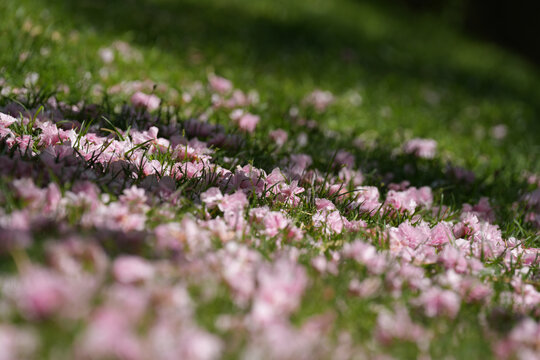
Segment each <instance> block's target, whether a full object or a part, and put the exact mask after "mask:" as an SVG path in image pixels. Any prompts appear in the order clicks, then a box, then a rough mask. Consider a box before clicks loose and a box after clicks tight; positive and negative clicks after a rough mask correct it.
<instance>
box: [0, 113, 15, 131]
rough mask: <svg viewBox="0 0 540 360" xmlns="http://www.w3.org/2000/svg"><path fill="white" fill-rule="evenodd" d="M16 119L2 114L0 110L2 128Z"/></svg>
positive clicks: (8, 125)
mask: <svg viewBox="0 0 540 360" xmlns="http://www.w3.org/2000/svg"><path fill="white" fill-rule="evenodd" d="M16 121H17V119H15V118H14V117H13V116H11V115H8V114H4V113H2V112H0V126H1V127H4V128H8V127H10V126H11V125H13V124H14V123H15V122H16Z"/></svg>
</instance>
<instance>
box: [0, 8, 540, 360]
mask: <svg viewBox="0 0 540 360" xmlns="http://www.w3.org/2000/svg"><path fill="white" fill-rule="evenodd" d="M26 2H27V1H26V0H25V2H24V3H25V4H26ZM8 3H10V4H9V5H0V10H3V9H2V6H5V9H4V10H6V13H9V14H11V15H12V17H13V19H15V20H13V21H14V23H16V24H18V22H22V30H18V31H17V32H13V31H12V32H7V33H8V34H10V36H11V39H12V40H13V41H14V43H15V39H21V42H23V43H24V42H25V41H27V42H28V44H26V43H25V44H26V45H24V46H27V49H29V50H27V51H26V52H25V51H21V52H20V53H18V54H16V56H15V57H14V58H13V59H15V58H16V60H13V59H11V58H9V59H11V60H8V57H7V56H6V55H2V56H5V59H6V63H7V64H8V65H7V66H6V67H3V68H2V69H3V70H6V77H5V78H2V79H1V97H0V188H1V195H0V349H1V353H0V359H34V358H35V359H38V358H39V359H41V358H50V359H73V358H74V359H128V360H131V359H133V360H138V359H197V360H198V359H201V360H206V359H208V360H209V359H220V358H228V359H237V358H243V359H366V358H383V359H386V358H422V359H430V358H434V359H438V358H447V357H448V358H486V357H493V358H501V359H515V358H517V359H536V358H538V355H539V353H540V322H539V319H540V310H539V309H540V285H539V284H540V275H539V271H538V267H539V264H540V238H539V234H540V175H539V174H540V172H539V170H540V169H539V168H538V166H539V164H538V162H537V161H536V162H535V161H534V160H535V159H536V160H537V156H538V152H537V150H538V148H537V147H534V146H532V145H531V143H532V142H534V138H533V137H530V134H529V135H523V136H522V138H523V142H524V145H523V146H524V148H525V149H526V150H527V151H524V152H520V149H519V148H516V150H515V151H514V152H515V154H512V156H513V157H512V158H511V159H513V160H514V161H513V164H512V165H508V166H506V167H505V166H502V165H501V163H504V159H506V157H505V156H506V155H505V154H506V151H510V150H508V149H507V147H506V146H502V145H504V144H506V143H505V141H509V140H507V138H510V139H513V137H514V136H517V137H520V136H521V135H520V134H521V133H520V131H522V130H520V126H521V125H520V124H521V123H523V124H529V123H530V122H531V121H534V119H536V116H537V115H538V113H537V112H536V108H535V106H536V105H534V103H533V102H532V101H529V100H527V99H525V100H522V101H523V103H520V102H519V101H517V100H516V102H515V103H514V102H512V101H513V100H512V99H510V100H507V101H508V103H504V102H502V103H498V104H495V105H494V104H492V103H494V102H495V100H494V99H495V97H491V95H486V97H485V98H484V101H485V102H486V104H483V105H480V106H477V107H475V108H472V110H471V109H469V110H468V111H469V112H475V111H476V114H477V115H476V116H479V117H480V118H482V116H487V115H486V113H489V112H490V111H493V113H494V114H492V115H493V117H494V118H497V117H498V116H504V115H505V114H510V113H512V114H514V115H515V116H516V118H519V119H520V120H516V121H517V125H516V128H510V127H509V126H508V125H505V124H504V123H498V124H488V125H487V127H482V129H483V130H482V131H484V130H486V129H488V130H489V134H488V135H486V134H483V135H482V136H481V137H479V138H478V139H477V141H478V142H479V143H481V144H480V145H478V148H479V151H482V149H495V150H489V151H491V152H490V153H489V152H488V153H489V154H490V156H491V157H492V158H491V159H490V158H489V156H485V157H486V158H485V159H481V158H480V160H478V157H476V156H474V155H472V156H470V157H467V156H466V155H465V154H466V153H467V152H468V149H469V146H471V145H470V144H468V143H467V144H466V145H460V144H461V143H459V142H456V151H455V152H452V146H451V144H452V141H453V139H457V138H458V137H460V132H459V131H457V134H456V133H451V134H449V135H448V137H443V136H440V137H438V136H435V135H434V136H433V137H436V138H437V139H434V138H432V137H430V136H428V135H429V134H430V133H432V132H431V130H433V129H430V126H429V125H425V126H426V127H427V129H428V130H427V131H423V130H422V127H423V126H424V125H422V121H419V125H414V126H416V127H413V130H410V129H409V130H407V131H404V132H401V130H400V131H397V132H396V135H395V136H386V135H385V130H384V128H385V126H388V127H389V128H391V127H392V126H394V125H395V123H392V121H396V120H388V124H390V125H380V124H379V125H377V124H375V123H377V122H381V123H384V119H388V118H391V117H392V116H393V115H392V107H390V106H382V107H380V106H379V105H381V103H380V102H378V101H379V100H377V98H376V97H375V98H372V99H371V101H372V104H371V105H370V104H369V103H368V104H367V106H368V108H369V109H372V108H373V109H374V108H375V107H376V108H377V109H378V111H377V113H376V114H375V113H373V114H371V115H373V122H374V123H373V124H368V125H366V127H368V128H362V126H364V125H350V124H352V123H354V118H353V119H352V120H351V122H350V123H349V125H347V126H346V127H343V126H344V125H343V124H342V125H338V126H336V125H335V122H336V121H337V122H338V123H340V122H343V121H341V120H340V119H342V118H340V116H344V115H343V114H345V115H347V116H352V117H354V114H357V115H358V114H363V115H358V116H360V117H361V116H364V115H366V113H362V111H363V110H358V111H359V112H358V113H355V111H356V110H351V108H353V109H356V108H359V107H361V106H362V101H363V97H368V98H369V97H370V96H372V95H370V93H369V91H370V90H373V92H377V91H381V89H380V88H377V87H374V86H375V85H373V83H370V82H369V81H370V80H369V75H366V78H367V79H368V80H366V81H367V83H368V85H369V86H368V88H367V90H362V89H359V88H358V87H355V88H351V89H349V90H347V91H344V92H340V91H338V90H336V88H338V87H339V86H338V85H335V86H336V87H335V88H332V90H333V91H330V90H327V89H323V88H322V87H320V86H315V85H313V84H307V85H306V83H305V82H304V83H302V84H301V85H298V88H295V89H294V90H283V91H285V94H286V96H284V97H282V96H280V94H276V93H273V92H272V91H273V90H272V89H275V88H279V86H282V87H283V89H286V88H287V87H288V86H290V84H286V83H282V84H280V85H276V84H274V83H272V81H268V83H265V82H264V81H263V82H261V83H258V82H256V81H254V82H252V83H250V82H249V81H246V82H241V79H240V78H241V75H238V74H239V73H236V72H235V71H234V66H232V67H230V66H229V67H227V66H224V65H222V68H224V69H233V70H231V72H232V73H233V75H232V76H230V77H225V76H224V74H222V73H218V72H217V71H215V70H214V69H208V68H204V67H203V68H201V67H197V66H198V65H197V64H198V63H197V62H202V63H203V64H206V61H208V60H206V59H205V57H209V58H210V59H211V60H213V61H216V63H219V62H220V58H219V57H215V58H213V57H212V55H210V54H212V51H211V49H210V50H209V49H203V50H192V53H191V54H190V55H189V57H190V59H191V60H189V61H192V62H193V64H192V66H193V67H194V70H193V71H192V73H191V75H190V76H191V77H192V79H187V80H186V81H184V82H182V83H181V84H180V83H175V81H176V80H171V81H170V82H168V81H167V80H166V79H163V78H160V76H161V75H159V73H157V75H156V76H155V78H157V80H139V79H137V80H135V79H134V80H124V79H122V80H121V81H116V80H115V77H117V76H118V74H117V75H115V73H116V72H118V73H121V71H120V70H119V69H121V68H122V66H126V64H128V65H129V66H127V67H130V68H131V69H132V70H126V71H127V73H129V74H130V75H133V76H137V75H138V76H140V77H141V78H146V77H143V76H141V75H139V74H135V73H133V72H132V73H130V72H129V71H134V72H138V71H141V73H142V72H143V71H145V69H147V71H148V72H149V73H151V72H152V71H153V70H152V69H151V64H152V62H153V61H154V60H153V59H155V56H156V52H157V53H158V54H159V53H160V51H162V50H156V49H154V48H152V49H148V48H145V47H143V46H141V49H139V48H138V47H137V46H136V45H132V44H130V43H129V42H128V41H123V40H114V41H112V42H108V40H107V39H105V40H103V39H101V40H99V41H97V40H96V39H94V38H93V36H94V35H92V32H91V31H87V32H85V31H83V32H82V35H79V34H77V35H74V34H75V33H73V32H72V33H62V32H61V30H55V29H54V26H53V25H51V27H50V28H44V27H43V26H44V25H43V24H45V23H46V21H45V20H43V19H48V18H50V17H53V18H54V17H55V16H58V14H59V13H61V9H62V6H68V5H66V4H63V5H59V4H60V3H62V2H53V3H54V4H55V5H54V6H52V7H51V9H49V10H47V11H50V12H47V13H45V15H44V13H43V12H42V13H41V15H39V16H35V15H33V13H32V12H31V11H30V12H29V14H26V11H27V10H25V9H27V8H25V7H24V6H23V5H24V4H23V5H21V6H20V7H19V5H16V4H15V2H14V4H11V2H8ZM28 3H32V1H29V2H28ZM81 3H82V4H86V2H84V1H81ZM96 3H97V4H98V5H96V6H98V7H99V4H100V2H99V1H97V2H96ZM113 3H114V2H113ZM143 3H144V4H145V5H143V6H142V10H141V11H143V12H144V10H147V9H146V7H152V6H158V5H153V4H154V3H164V4H169V5H170V3H169V2H167V1H164V2H162V1H158V2H149V3H146V2H143ZM234 3H236V2H234ZM299 3H300V2H299ZM37 4H40V2H39V1H38V2H37ZM81 6H83V7H84V6H86V5H81ZM115 6H120V5H118V4H116V5H115V4H113V5H112V6H111V9H112V10H111V11H113V12H114V9H115ZM163 6H165V5H163ZM170 6H171V7H172V6H173V5H170ZM190 6H191V7H190ZM190 6H187V9H191V10H192V11H194V10H193V8H194V7H196V6H195V5H190ZM208 6H209V8H211V7H210V5H208ZM250 6H252V7H251V8H249V9H250V11H251V12H253V13H257V11H261V10H260V9H258V8H257V6H255V5H250ZM350 6H353V5H350ZM354 6H356V5H354ZM68 7H69V6H68ZM233 8H234V7H233ZM21 9H22V10H21ZM367 9H369V7H368V8H367ZM373 9H375V10H373ZM373 9H372V11H375V12H376V9H377V8H376V7H375V8H373ZM71 10H72V11H74V13H76V10H77V9H71ZM165 10H166V7H165ZM165 10H163V11H165ZM169 10H170V9H169ZM222 10H223V9H222ZM266 10H268V9H266ZM266 10H265V11H266ZM89 11H91V10H89ZM223 11H225V10H223ZM291 11H293V10H291ZM299 11H300V10H299ZM301 11H304V12H305V11H307V10H305V9H303V8H302V9H301ZM329 11H331V9H330V10H329ZM332 11H333V10H332ZM336 11H337V10H336ZM381 11H382V10H381ZM135 13H136V14H140V13H138V12H135ZM300 13H302V12H300ZM244 15H245V14H244ZM371 15H373V16H375V15H374V14H371ZM111 16H112V15H111ZM313 16H315V15H313ZM381 16H382V15H381ZM36 19H37V20H36ZM289 20H290V19H289ZM40 21H41V22H40ZM306 21H307V20H306ZM2 26H3V25H0V31H1V30H2ZM164 26H165V25H164ZM171 26H172V25H171ZM193 26H194V28H196V26H195V25H193ZM268 26H269V25H268ZM301 29H302V28H300V30H301ZM19 31H23V32H25V33H26V35H21V34H20V33H19ZM161 31H163V29H161ZM300 32H301V31H300ZM367 33H368V34H369V31H368V32H367ZM79 36H82V37H83V40H79ZM107 36H110V34H109V35H107ZM126 36H129V35H126ZM193 36H194V37H195V39H198V40H199V41H202V40H201V39H200V38H198V37H197V36H199V37H200V36H202V35H193ZM238 36H242V35H238ZM244 36H245V35H244ZM374 36H375V35H374ZM381 36H382V35H381ZM66 37H67V38H69V39H70V40H67V39H66ZM55 39H56V40H55ZM60 39H62V40H60ZM63 41H66V44H69V43H70V42H72V43H71V45H66V46H67V48H66V49H61V50H60V49H58V47H59V45H58V43H62V42H63ZM78 41H83V44H84V45H85V46H87V47H88V48H89V49H93V50H95V52H94V53H92V55H91V56H92V57H95V60H93V61H94V62H93V63H91V64H94V65H84V63H83V65H81V66H82V67H84V66H89V67H92V66H98V65H96V64H99V66H100V67H101V68H100V70H99V75H98V76H100V77H101V79H98V80H96V79H92V76H94V75H92V74H91V75H88V77H87V78H84V76H83V79H84V80H81V79H80V78H78V80H77V81H78V82H77V83H70V81H71V79H73V77H72V74H71V73H64V72H63V71H59V70H58V69H56V68H55V66H57V67H58V68H63V65H65V64H63V63H62V62H63V61H65V60H63V59H61V58H60V59H54V60H51V64H52V66H51V67H50V68H46V67H44V66H43V67H39V66H33V65H32V61H37V60H32V58H34V57H36V56H37V57H39V58H40V59H43V58H48V57H49V56H50V53H47V51H49V52H51V51H53V52H55V51H58V52H60V51H61V52H66V51H74V50H76V49H81V48H82V47H81V46H80V45H77V42H78ZM96 41H97V43H96ZM456 41H457V40H456ZM105 42H106V43H107V45H104V43H105ZM199 45H200V44H199ZM228 45H230V46H231V48H233V49H234V46H233V44H228ZM24 46H23V45H21V46H20V49H23V48H24ZM350 46H353V45H350ZM463 46H469V45H463ZM470 46H471V47H474V46H472V45H470ZM51 48H52V50H51ZM15 49H19V48H18V47H17V46H15ZM36 49H41V50H37V51H38V54H35V53H34V51H36ZM44 49H45V50H44ZM347 49H349V48H345V49H344V50H347ZM1 50H4V49H1ZM342 50H343V49H342ZM349 50H350V49H349ZM13 51H17V50H13ZM205 51H207V52H205ZM228 51H229V54H231V56H232V57H234V56H235V54H237V52H236V51H237V50H228ZM493 51H494V50H493ZM390 52H391V51H390ZM225 53H227V52H225ZM240 53H241V52H240ZM4 54H5V52H4ZM305 54H309V52H306V53H305ZM494 54H495V55H494V56H499V55H497V54H499V53H498V52H496V51H494ZM259 55H261V54H259ZM295 55H297V56H300V57H301V55H302V54H295ZM76 56H79V55H76ZM80 56H83V57H84V56H86V55H80ZM163 56H164V57H166V56H167V55H166V54H165V53H164V55H163ZM340 56H341V57H343V59H342V60H340V61H344V62H345V63H347V62H348V61H356V60H354V58H355V56H358V55H357V54H355V53H354V52H353V51H352V50H350V51H349V52H345V53H344V54H341V55H340ZM500 56H502V57H504V55H500ZM28 58H30V59H31V60H28V61H30V63H29V65H28V64H27V65H20V66H19V65H16V64H15V62H17V63H24V62H25V61H26V60H27V59H28ZM350 58H352V59H350ZM383 58H384V56H383ZM81 59H82V58H81ZM9 61H11V63H9ZM40 61H41V60H40ZM168 61H170V59H164V62H165V64H167V62H168ZM251 61H253V62H252V63H249V62H248V64H249V66H250V67H251V68H252V70H251V71H254V72H255V70H253V69H256V68H257V66H259V65H261V63H260V60H258V59H256V60H251ZM302 61H306V59H303V60H302ZM402 61H405V60H403V59H402ZM516 61H517V60H516ZM405 62H406V61H405ZM360 63H361V64H363V66H367V65H366V63H362V62H360ZM148 64H150V65H148ZM276 64H278V63H272V62H268V63H265V65H267V66H269V67H270V68H271V67H272V66H274V65H276ZM292 64H293V65H294V64H296V63H295V62H293V63H292ZM17 66H18V67H17ZM347 66H348V65H347ZM14 69H17V71H15V70H14ZM133 69H135V70H133ZM188 69H189V67H188ZM166 70H170V71H172V72H173V73H174V71H177V70H178V69H175V68H173V69H172V70H171V69H162V70H161V71H163V73H164V74H165V73H166ZM184 70H185V69H184ZM47 71H49V72H47ZM69 71H71V70H69ZM246 71H247V72H248V73H249V71H250V70H246ZM267 71H268V72H269V73H271V72H272V71H273V70H271V69H267ZM350 71H352V70H350ZM225 72H226V71H225ZM47 74H49V75H47ZM50 74H52V75H50ZM88 74H90V73H88ZM276 74H277V75H275V76H276V78H279V76H281V75H279V72H276ZM354 74H355V76H358V75H359V74H358V73H354ZM304 75H305V76H307V75H306V74H304ZM48 76H58V79H47V77H48ZM269 76H270V75H269ZM504 76H508V78H512V77H513V76H514V74H512V73H504ZM43 77H45V80H43ZM248 77H249V75H248ZM270 77H271V76H270ZM517 77H518V78H519V76H517ZM40 78H41V79H40ZM61 81H62V82H63V81H65V82H66V83H60V82H61ZM324 81H325V80H324V79H323V80H321V83H322V84H324ZM336 81H337V80H336ZM344 81H345V80H344ZM385 81H389V82H390V83H391V81H392V80H391V79H390V80H389V79H386V80H385ZM508 81H510V80H508ZM299 83H300V82H299ZM518 83H519V82H518ZM51 84H52V85H51ZM519 84H521V83H519ZM453 86H458V85H455V84H454V85H452V84H450V85H448V88H447V89H446V90H442V93H444V91H448V93H447V94H448V96H449V97H451V96H457V97H459V96H461V95H451V94H455V92H454V91H453V90H456V88H455V87H453ZM523 86H524V87H526V86H525V85H523ZM527 86H528V85H527ZM329 87H330V86H329ZM501 88H504V86H503V85H501ZM424 90H425V91H424ZM291 91H292V92H291ZM516 91H517V90H516ZM534 91H537V89H536V88H535V90H534ZM421 92H422V97H423V98H424V100H425V101H427V103H428V105H426V106H433V107H435V109H436V110H433V112H430V115H434V114H436V113H444V115H440V114H439V115H440V116H449V115H448V113H445V111H446V110H445V108H444V107H438V106H439V105H437V104H438V102H440V101H444V100H441V98H440V97H441V96H442V95H441V94H440V93H438V92H436V91H434V90H430V89H427V90H426V89H423V90H422V91H421ZM291 94H296V95H291ZM478 96H480V95H478ZM493 96H495V95H493ZM530 96H533V95H530ZM374 99H375V100H374ZM389 101H390V102H392V101H393V100H389ZM453 101H457V102H459V101H461V100H456V99H454V100H453ZM429 103H431V104H429ZM374 104H375V105H374ZM463 104H466V105H468V106H472V105H471V104H470V103H463ZM531 104H533V105H531ZM392 106H393V108H394V109H400V105H398V104H397V102H392ZM401 106H403V107H402V108H401V109H402V110H403V109H407V106H404V105H403V104H402V105H401ZM475 106H476V105H475ZM411 108H412V109H413V110H411V111H413V112H414V111H417V110H418V109H417V108H416V107H415V106H412V107H411ZM441 109H442V110H441ZM379 110H380V111H379ZM367 111H368V112H369V111H371V110H367ZM399 111H401V110H399ZM403 111H404V110H403ZM430 111H431V110H430ZM478 114H481V115H478ZM516 114H517V115H516ZM424 115H425V114H424ZM469 115H470V114H469ZM469 115H467V116H469ZM420 116H422V115H420ZM531 119H532V120H531ZM499 120H500V119H497V121H499ZM467 121H468V118H460V119H457V120H456V124H458V125H456V126H458V127H460V126H462V125H463V124H465V123H467ZM500 121H503V120H500ZM508 121H510V120H508ZM359 123H360V124H362V120H359ZM392 124H393V125H392ZM460 124H461V125H460ZM371 125H372V126H373V128H374V129H375V130H373V131H372V130H370V129H369V127H370V126H371ZM355 126H360V127H358V128H355ZM434 126H435V125H434ZM463 126H465V125H463ZM478 126H480V125H478ZM482 126H484V125H482ZM439 130H440V129H439ZM439 130H433V133H434V134H438V131H439ZM460 131H461V130H460ZM378 132H380V134H379V133H378ZM526 132H527V129H525V130H524V132H523V133H524V134H525V133H526ZM464 136H465V135H464ZM466 136H470V134H469V135H466ZM449 144H450V146H449ZM501 144H502V145H501ZM497 146H501V148H500V149H499V148H497ZM462 155H463V156H462ZM531 158H532V159H533V161H530V159H531ZM493 167H496V170H494V168H493Z"/></svg>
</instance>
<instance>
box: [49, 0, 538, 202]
mask: <svg viewBox="0 0 540 360" xmlns="http://www.w3.org/2000/svg"><path fill="white" fill-rule="evenodd" d="M45 3H46V4H47V5H48V7H49V9H50V10H51V12H52V13H53V15H54V18H56V19H62V20H65V21H68V22H69V23H70V24H72V26H73V28H75V29H76V28H80V27H87V26H89V27H92V28H93V29H95V30H96V31H97V32H98V33H100V34H104V35H107V36H110V37H112V38H115V37H119V36H128V37H129V38H130V39H131V40H132V41H133V42H134V43H135V44H138V45H140V46H144V47H150V48H152V47H157V48H158V49H159V50H161V51H163V52H165V53H170V54H172V55H173V56H174V57H175V59H178V62H179V64H181V66H182V67H184V68H185V69H190V71H191V69H193V70H194V71H199V72H201V74H204V73H206V71H207V67H208V66H215V68H216V70H217V71H218V72H220V73H224V74H225V75H227V76H231V77H233V78H235V79H234V80H236V81H238V82H242V81H246V82H247V83H248V84H249V83H250V82H253V81H256V79H257V78H258V77H265V78H272V79H273V81H274V82H276V83H279V82H281V81H285V80H288V81H293V82H295V83H298V84H307V86H309V87H312V86H326V87H328V88H330V89H332V90H334V91H344V90H347V89H349V88H350V87H354V86H356V85H357V84H358V83H359V82H361V83H363V84H364V85H365V86H366V88H368V89H370V90H371V89H373V90H374V93H377V90H379V91H378V93H379V95H377V96H379V97H381V99H378V100H379V101H380V103H384V100H383V99H382V98H383V97H384V96H385V95H386V94H385V93H384V91H389V92H390V93H391V94H393V96H397V97H399V96H400V92H407V91H408V89H409V88H413V87H417V86H419V85H422V84H424V83H427V84H437V85H442V86H444V87H447V88H449V89H450V91H451V92H453V93H454V92H455V93H458V94H460V96H463V97H466V98H468V99H470V100H469V102H470V103H474V102H481V101H483V100H489V101H490V102H493V103H498V102H502V101H511V102H515V103H518V104H521V103H524V104H526V105H527V106H528V108H529V109H532V111H533V112H534V114H532V115H531V116H529V117H527V118H526V121H527V124H526V129H527V130H526V131H524V132H520V134H519V135H520V140H522V141H523V142H525V143H527V144H533V145H534V144H535V143H536V142H537V140H538V138H537V134H538V133H540V122H539V121H535V120H536V119H538V118H539V115H540V101H539V99H540V97H539V88H538V86H536V85H534V81H531V80H530V79H529V80H523V79H520V78H519V76H518V78H517V79H516V78H514V77H513V76H512V75H508V73H505V74H499V73H497V72H496V71H493V69H492V68H488V69H487V70H486V69H482V68H481V67H478V66H477V64H478V63H481V62H475V63H474V64H475V65H473V66H468V65H465V66H463V65H462V64H461V63H460V62H459V61H455V59H454V57H453V56H451V55H452V54H453V52H455V51H461V50H462V49H461V48H457V49H453V48H452V45H455V44H460V43H459V42H455V39H454V35H450V34H449V33H447V32H445V31H443V30H441V29H440V28H439V27H431V25H433V22H429V21H427V22H426V21H424V20H423V19H416V18H415V14H413V13H406V12H401V13H400V12H398V11H401V10H398V9H397V8H391V7H387V6H382V5H374V4H373V3H370V2H343V5H344V6H343V8H339V7H338V8H336V9H334V10H332V11H331V12H330V13H317V12H316V11H311V10H310V11H308V10H307V8H306V9H302V10H301V11H297V10H294V6H292V5H291V6H290V9H293V10H291V12H290V13H287V14H286V15H284V16H282V15H280V14H281V13H280V11H279V9H278V7H279V5H274V8H273V10H272V11H268V12H265V11H259V10H256V6H255V5H249V6H247V5H248V4H243V5H246V6H243V5H242V4H241V3H240V2H238V1H231V2H219V1H202V0H201V1H173V0H156V1H150V0H79V1H67V0H48V1H45ZM269 4H272V3H269ZM283 6H284V8H285V10H283V11H284V12H287V11H288V8H286V7H287V6H289V5H283ZM372 19H375V20H374V21H375V25H365V26H364V25H363V24H361V23H362V22H367V23H368V22H370V21H371V20H372ZM193 54H199V55H201V56H200V59H199V61H200V62H197V61H193V57H192V55H193ZM467 56H474V54H473V55H471V54H468V55H467ZM452 59H454V60H452ZM488 60H489V59H486V61H487V62H489V61H488ZM495 63H496V64H497V62H495ZM496 66H500V64H499V65H496ZM387 80H389V81H387ZM382 81H386V82H385V84H386V85H385V86H388V85H389V84H390V85H392V84H393V85H395V89H390V90H388V89H386V88H385V89H386V90H381V87H380V85H379V83H380V82H382ZM276 91H278V92H279V87H276ZM277 96H278V100H279V94H278V95H277ZM288 103H290V101H289V102H288ZM460 105H461V104H460V103H459V101H456V102H455V103H451V104H449V106H450V107H452V106H460ZM451 120H452V119H451V116H447V118H446V119H443V121H447V122H450V121H451ZM509 121H510V122H511V121H512V119H510V120H509ZM509 125H511V123H509ZM315 138H316V141H317V142H318V144H320V146H321V147H323V148H341V147H343V148H350V141H351V139H350V138H348V137H347V136H343V137H342V138H340V139H337V140H336V139H330V138H327V137H326V136H325V135H324V134H318V135H316V137H315ZM314 150H316V149H314ZM355 151H356V150H355ZM315 152H316V151H315ZM391 152H392V149H384V148H382V147H381V148H380V149H378V150H377V151H372V152H369V153H366V152H361V151H356V153H355V155H356V157H357V159H358V160H359V161H360V162H361V163H363V164H377V166H378V167H379V168H378V172H380V173H381V174H380V175H381V176H383V175H384V174H386V173H393V175H394V178H393V181H400V180H405V179H407V180H412V184H413V185H432V184H433V183H436V182H437V181H439V180H441V179H445V177H447V175H446V171H445V167H444V164H440V163H437V162H429V161H427V162H426V161H423V160H422V161H417V160H414V159H402V158H399V159H398V160H396V158H395V157H393V156H392V155H391ZM312 155H315V156H317V155H319V154H316V153H315V154H312ZM249 156H250V157H251V158H253V159H254V160H255V163H256V164H257V162H260V163H264V161H265V160H264V159H265V157H266V154H265V152H264V149H257V148H253V149H252V153H250V154H249ZM406 162H408V163H411V166H408V170H407V171H405V170H404V165H405V163H406ZM411 168H412V170H411ZM411 171H412V173H411ZM485 176H486V178H485V179H484V180H480V181H479V182H478V186H476V187H472V188H467V187H465V186H463V184H460V183H451V182H450V183H448V184H446V185H445V186H446V187H445V191H446V193H447V194H448V197H447V199H450V198H453V199H455V201H456V202H461V201H462V200H464V199H468V200H470V199H471V198H478V197H479V196H480V195H485V196H489V197H492V198H494V199H495V200H496V202H497V203H498V204H500V205H501V206H510V204H511V202H512V201H514V200H515V199H516V198H517V197H518V192H519V189H520V188H521V187H522V181H521V180H520V179H519V177H518V176H517V174H508V173H507V174H506V176H498V174H491V175H485ZM488 176H489V179H488Z"/></svg>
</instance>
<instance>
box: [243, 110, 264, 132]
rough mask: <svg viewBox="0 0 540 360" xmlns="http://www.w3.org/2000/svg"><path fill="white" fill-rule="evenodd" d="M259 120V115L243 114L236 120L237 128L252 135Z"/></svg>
mask: <svg viewBox="0 0 540 360" xmlns="http://www.w3.org/2000/svg"><path fill="white" fill-rule="evenodd" d="M260 120H261V117H260V116H259V115H253V114H250V113H245V114H243V115H242V116H240V118H239V119H238V127H239V128H240V129H242V130H244V131H247V132H248V133H252V132H254V131H255V128H256V127H257V124H258V123H259V121H260Z"/></svg>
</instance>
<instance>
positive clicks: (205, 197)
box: [201, 187, 223, 209]
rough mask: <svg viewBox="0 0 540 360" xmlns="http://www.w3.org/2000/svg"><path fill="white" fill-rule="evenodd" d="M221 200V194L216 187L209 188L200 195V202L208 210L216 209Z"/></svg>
mask: <svg viewBox="0 0 540 360" xmlns="http://www.w3.org/2000/svg"><path fill="white" fill-rule="evenodd" d="M222 199H223V194H222V193H221V191H220V190H219V189H218V188H217V187H211V188H210V189H208V190H206V191H205V192H203V193H201V201H202V202H203V203H205V204H206V206H208V208H209V209H212V208H214V207H216V206H217V205H218V204H219V202H220V201H221V200H222Z"/></svg>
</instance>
